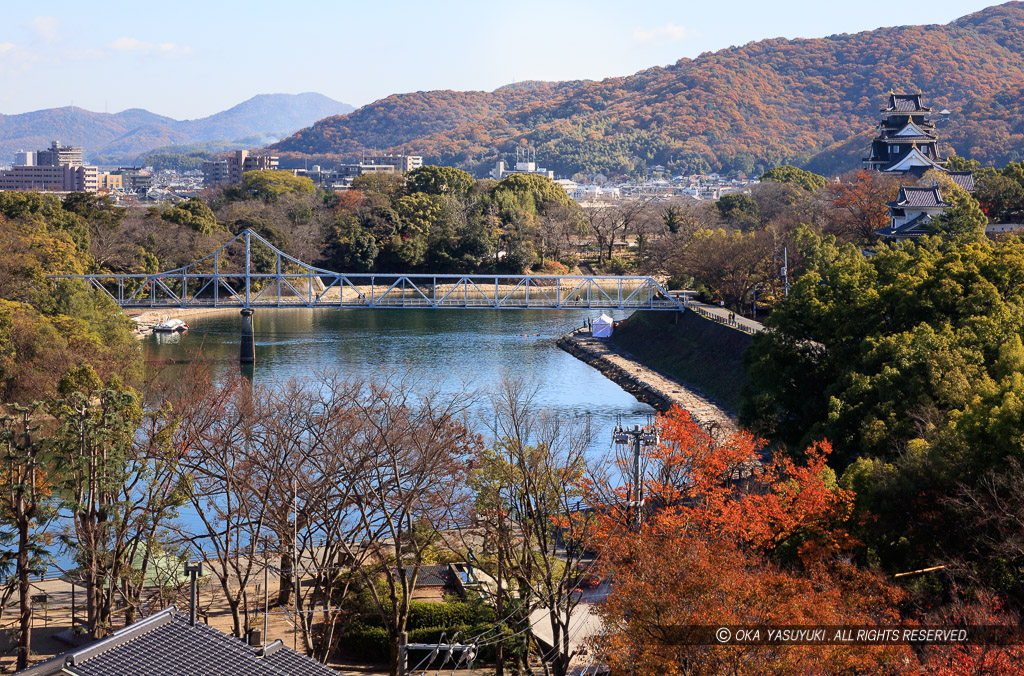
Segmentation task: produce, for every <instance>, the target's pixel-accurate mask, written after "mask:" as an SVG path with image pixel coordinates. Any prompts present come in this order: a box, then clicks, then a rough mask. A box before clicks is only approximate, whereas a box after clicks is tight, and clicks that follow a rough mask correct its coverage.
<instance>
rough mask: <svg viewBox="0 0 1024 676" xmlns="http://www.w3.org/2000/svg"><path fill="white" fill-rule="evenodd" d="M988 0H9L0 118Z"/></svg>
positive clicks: (661, 47) (420, 77)
mask: <svg viewBox="0 0 1024 676" xmlns="http://www.w3.org/2000/svg"><path fill="white" fill-rule="evenodd" d="M993 4H996V3H994V2H993V1H992V0H930V2H926V3H923V2H893V0H775V2H766V1H765V0H716V1H715V2H707V1H706V0H665V1H662V0H646V1H643V0H640V1H638V0H618V1H615V2H612V1H606V0H588V1H576V0H573V1H561V0H546V1H538V0H516V1H515V2H507V1H495V0H478V1H477V2H463V1H454V0H418V1H415V2H407V1H406V0H369V1H366V0H361V1H359V2H353V1H352V0H330V1H329V2H325V1H322V0H321V1H320V2H304V1H302V0H299V1H298V2H282V1H281V0H274V1H273V2H264V1H263V0H250V1H248V2H235V0H206V1H205V2H194V1H192V0H168V1H167V2H159V3H153V2H136V3H127V4H125V3H102V2H101V3H98V4H97V3H83V2H81V1H80V0H75V1H74V2H66V1H65V0H57V1H51V2H45V3H26V2H18V3H10V5H8V3H4V6H3V8H2V19H0V113H2V114H8V115H10V114H16V113H23V112H27V111H32V110H39V109H42V108H52V107H59V106H68V105H75V106H79V107H81V108H86V109H88V110H93V111H99V112H103V111H108V112H112V113H113V112H117V111H120V110H124V109H126V108H145V109H147V110H150V111H152V112H154V113H158V114H161V115H167V116H169V117H173V118H176V119H192V118H198V117H204V116H207V115H212V114H214V113H216V112H218V111H221V110H224V109H226V108H230V107H231V106H233V105H235V104H237V103H240V102H242V101H244V100H246V99H248V98H250V97H252V96H254V95H256V94H269V93H279V92H283V93H291V94H297V93H300V92H307V91H315V92H319V93H321V94H325V95H327V96H329V97H331V98H333V99H336V100H338V101H343V102H345V103H350V104H352V105H354V106H357V107H358V106H361V105H364V104H367V103H370V102H372V101H375V100H377V99H380V98H383V97H385V96H388V95H390V94H395V93H401V92H410V91H420V90H430V89H455V90H471V89H477V90H492V89H495V88H497V87H500V86H502V85H505V84H509V83H511V82H515V81H521V80H574V79H602V78H606V77H614V76H620V75H628V74H631V73H635V72H637V71H639V70H643V69H644V68H649V67H652V66H664V65H668V64H671V63H674V62H676V61H677V60H679V59H681V58H694V57H696V56H698V55H699V54H701V53H703V52H710V51H716V50H719V49H724V48H727V47H730V46H733V45H742V44H746V43H748V42H751V41H755V40H761V39H765V38H774V37H785V38H815V37H825V36H827V35H833V34H836V33H856V32H860V31H864V30H871V29H874V28H878V27H880V26H895V25H902V24H922V23H948V22H949V21H952V20H954V19H956V18H958V17H960V16H963V15H965V14H970V13H972V12H975V11H978V10H980V9H983V8H984V7H987V6H991V5H993Z"/></svg>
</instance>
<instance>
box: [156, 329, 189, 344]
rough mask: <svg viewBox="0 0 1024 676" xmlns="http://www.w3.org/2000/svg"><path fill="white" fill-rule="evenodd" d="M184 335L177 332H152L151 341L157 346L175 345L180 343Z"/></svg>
mask: <svg viewBox="0 0 1024 676" xmlns="http://www.w3.org/2000/svg"><path fill="white" fill-rule="evenodd" d="M184 335H185V334H184V333H182V332H179V331H171V332H163V331H160V332H157V331H154V332H153V341H154V342H155V343H156V344H157V345H177V344H179V343H180V342H181V337H182V336H184Z"/></svg>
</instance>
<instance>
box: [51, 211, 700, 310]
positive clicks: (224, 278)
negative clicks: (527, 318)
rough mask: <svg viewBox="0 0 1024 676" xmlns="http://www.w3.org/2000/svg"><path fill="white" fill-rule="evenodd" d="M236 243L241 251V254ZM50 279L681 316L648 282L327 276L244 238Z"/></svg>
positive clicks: (169, 291) (178, 298) (144, 304)
mask: <svg viewBox="0 0 1024 676" xmlns="http://www.w3.org/2000/svg"><path fill="white" fill-rule="evenodd" d="M242 243H244V250H242V249H240V248H239V247H240V245H241V244H242ZM253 243H257V244H259V245H260V246H261V248H262V249H264V251H262V252H261V255H260V256H259V264H258V265H257V264H254V262H253V257H252V252H251V250H250V247H251V245H252V244H253ZM229 247H230V249H229ZM266 250H269V253H268V252H267V251H266ZM222 254H223V256H222ZM243 255H244V258H243ZM242 260H244V265H241V269H239V265H240V263H239V261H242ZM268 270H269V271H268ZM49 279H51V280H52V281H54V282H55V283H56V282H58V281H59V280H62V279H80V280H83V281H84V282H85V283H86V284H87V285H88V287H89V289H90V290H94V291H96V292H99V293H105V294H106V295H107V296H109V297H110V298H111V300H113V301H114V302H115V303H117V304H118V305H120V306H121V307H123V308H168V309H169V308H189V307H239V308H257V307H352V308H385V307H386V308H399V307H404V308H415V307H432V308H496V309H505V308H507V309H550V308H596V309H613V308H617V309H649V310H676V311H678V310H681V309H683V305H682V302H681V301H680V300H678V299H676V298H674V297H672V296H671V295H670V294H669V293H668V292H667V291H666V290H665V289H664V288H663V287H662V286H661V284H659V283H658V281H657V280H655V279H654V278H652V277H623V276H611V275H605V276H603V275H598V276H582V275H458V274H438V275H431V274H408V275H403V274H393V273H391V274H379V273H351V274H349V273H339V272H332V271H330V270H324V269H322V268H317V267H313V266H311V265H308V264H306V263H303V262H302V261H299V260H297V259H295V258H292V257H291V256H288V255H287V254H284V253H282V252H280V251H278V250H277V249H275V248H273V247H272V246H271V245H270V244H269V243H267V242H266V240H264V239H263V238H261V237H260V236H259V235H257V234H256V233H254V232H252V231H248V230H247V231H245V232H244V233H242V234H241V235H238V236H236V237H235V238H234V239H232V240H231V241H229V242H228V243H227V244H225V245H224V246H222V247H221V248H220V249H218V250H217V251H215V252H214V253H212V254H210V255H209V256H206V257H205V258H202V259H200V260H198V261H195V262H194V263H190V264H188V265H186V266H184V267H182V268H178V269H176V270H170V271H167V272H160V273H153V274H105V275H53V276H50V277H49Z"/></svg>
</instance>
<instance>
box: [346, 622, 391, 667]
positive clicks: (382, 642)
mask: <svg viewBox="0 0 1024 676" xmlns="http://www.w3.org/2000/svg"><path fill="white" fill-rule="evenodd" d="M390 651H391V646H390V641H389V639H388V631H387V629H385V628H384V627H368V626H366V625H361V624H357V625H355V626H354V627H352V628H351V629H349V630H348V631H347V632H346V633H345V635H344V636H342V637H341V640H340V641H339V642H338V652H339V653H342V654H344V655H348V656H350V657H354V658H356V659H361V660H368V661H372V662H387V661H388V659H389V656H390V654H391V652H390Z"/></svg>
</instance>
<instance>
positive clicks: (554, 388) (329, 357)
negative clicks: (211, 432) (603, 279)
mask: <svg viewBox="0 0 1024 676" xmlns="http://www.w3.org/2000/svg"><path fill="white" fill-rule="evenodd" d="M597 314H598V312H597V311H581V310H475V309H474V310H431V309H422V310H420V309H417V310H412V309H410V310H401V309H394V310H366V309H352V310H334V309H315V310H310V309H282V310H275V309H260V310H257V311H256V314H255V316H254V330H255V337H256V361H257V363H256V365H255V368H254V369H253V372H252V376H253V378H254V380H255V382H257V383H262V384H267V385H271V386H273V385H274V384H279V383H283V382H286V381H287V380H289V379H291V378H296V379H300V380H301V379H303V378H309V377H312V376H313V375H314V374H316V373H319V372H323V371H330V372H336V373H338V374H339V375H341V376H346V377H347V376H353V377H361V378H372V377H375V376H379V375H380V374H381V372H382V371H384V370H392V371H398V372H400V373H401V374H402V375H408V376H411V380H412V381H413V382H419V383H423V386H424V387H426V386H428V385H433V384H436V385H437V386H438V387H439V388H440V389H441V391H442V392H443V391H455V390H459V389H463V388H464V386H465V385H466V384H469V385H471V386H472V387H473V388H474V389H477V390H479V391H481V392H486V391H487V390H488V388H490V387H492V386H493V385H494V384H496V383H498V382H500V381H501V379H502V377H504V376H505V375H513V376H517V377H521V378H526V379H529V380H531V381H534V382H536V383H537V384H538V385H539V388H540V389H539V391H538V398H537V403H538V405H539V406H541V407H543V408H544V409H545V410H547V411H550V412H557V413H559V414H562V415H566V416H570V417H579V416H590V418H591V423H592V429H593V432H594V440H593V443H592V444H591V451H592V453H594V454H598V453H600V454H603V453H605V452H607V451H608V449H609V445H610V436H611V430H612V428H613V427H614V426H615V423H616V421H617V420H620V419H621V421H622V423H623V424H634V423H644V422H646V420H647V417H648V415H650V414H652V413H653V412H654V410H653V409H652V408H651V407H650V406H648V405H647V404H643V403H641V402H639V401H637V400H636V399H635V398H634V397H633V396H632V395H631V394H629V393H628V392H626V391H624V390H623V389H622V388H621V387H619V386H618V385H616V384H615V383H613V382H612V381H610V380H608V379H607V378H605V377H604V376H603V375H601V373H599V372H598V371H597V370H596V369H594V368H592V367H590V366H587V365H586V364H584V363H582V362H581V361H579V360H577V359H576V358H575V357H573V356H571V355H569V354H567V353H566V352H563V351H562V350H560V349H559V348H558V347H557V346H556V345H555V341H556V340H557V338H558V337H559V336H562V335H564V334H566V333H568V332H569V331H570V330H571V329H573V328H574V327H578V326H581V325H582V324H584V323H585V322H586V320H587V318H588V317H590V318H594V317H596V316H597ZM609 314H611V315H612V317H613V318H614V319H616V320H619V319H624V318H625V317H626V316H628V314H629V312H611V313H609ZM172 316H173V315H172ZM241 323H242V322H241V316H240V315H239V314H238V313H237V312H234V311H232V312H226V313H224V314H216V315H207V316H200V317H196V318H192V319H190V320H189V327H190V330H189V331H188V333H185V334H179V335H170V336H169V335H166V334H164V335H157V334H154V335H150V336H147V337H146V338H145V340H144V341H143V347H144V350H145V356H146V360H147V362H149V363H153V364H157V363H167V362H168V361H169V360H173V361H179V362H180V361H185V360H188V359H190V358H192V357H193V356H194V355H195V354H196V353H198V352H199V351H201V352H202V354H203V356H204V357H205V358H208V359H212V360H213V361H214V362H215V363H216V368H217V369H218V370H217V373H218V375H221V376H227V375H228V374H231V375H234V374H237V373H238V372H239V365H238V351H239V334H240V332H241ZM176 368H178V367H175V366H171V367H168V368H167V371H166V372H165V373H164V374H163V376H162V377H174V371H175V369H176ZM477 413H479V414H480V415H486V410H485V405H484V404H483V403H481V404H479V405H478V406H477Z"/></svg>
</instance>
